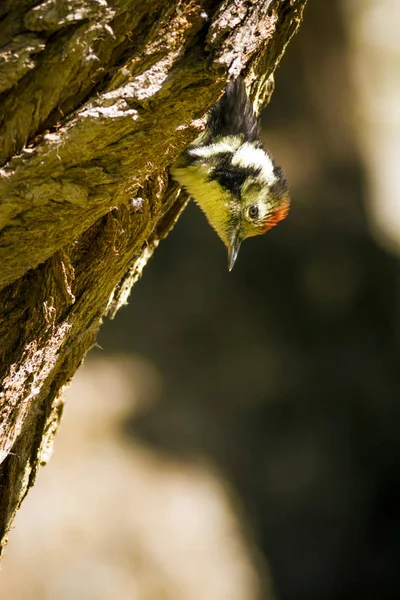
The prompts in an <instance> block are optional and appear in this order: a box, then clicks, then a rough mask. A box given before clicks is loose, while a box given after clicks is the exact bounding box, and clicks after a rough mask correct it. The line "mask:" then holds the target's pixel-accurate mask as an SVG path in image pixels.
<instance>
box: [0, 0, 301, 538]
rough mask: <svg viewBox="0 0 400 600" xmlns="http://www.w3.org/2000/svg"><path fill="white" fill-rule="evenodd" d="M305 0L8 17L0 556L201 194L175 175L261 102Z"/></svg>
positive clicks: (0, 76)
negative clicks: (85, 367) (116, 317)
mask: <svg viewBox="0 0 400 600" xmlns="http://www.w3.org/2000/svg"><path fill="white" fill-rule="evenodd" d="M305 2H306V0H234V1H228V0H226V1H225V2H221V1H214V0H208V1H205V0H173V1H171V0H158V1H152V0H141V1H140V2H138V1H137V0H107V1H106V0H98V1H96V2H93V0H69V1H68V2H63V1H60V0H46V1H42V2H38V0H23V1H21V2H14V0H5V2H3V3H2V5H1V7H0V44H1V47H0V381H1V388H0V463H1V464H0V490H1V492H0V550H1V549H2V548H3V547H4V545H5V543H6V540H7V533H8V531H9V529H10V526H11V523H12V519H13V517H14V515H15V513H16V511H17V509H18V507H19V506H20V504H21V502H22V500H23V498H24V497H25V495H26V493H27V491H28V489H29V487H30V486H32V485H33V483H34V481H35V478H36V474H37V471H38V467H39V466H40V465H42V464H44V463H45V462H46V461H47V458H48V456H49V454H50V451H51V445H52V440H53V437H54V435H55V433H56V431H57V427H58V424H59V420H60V417H61V413H62V407H63V402H62V399H61V392H62V389H63V386H64V385H65V384H66V383H68V381H69V380H70V379H71V377H72V376H73V374H74V373H75V371H76V369H77V368H78V366H79V364H80V363H81V361H82V359H83V357H84V355H85V353H86V352H87V350H88V349H89V348H90V347H92V346H93V344H94V343H95V340H96V335H97V332H98V329H99V326H100V324H101V320H102V318H103V316H104V315H106V314H109V315H111V316H112V315H113V314H115V312H116V311H117V310H118V308H119V306H121V305H122V304H123V303H125V302H126V299H127V297H128V295H129V292H130V289H131V286H132V284H133V283H134V282H135V281H136V280H137V279H138V278H139V277H140V275H141V273H142V269H143V267H144V266H145V264H146V262H147V260H148V259H149V257H150V256H151V254H152V252H153V250H154V249H155V248H156V246H157V245H158V243H159V241H160V240H161V239H162V238H163V237H165V236H166V235H167V233H168V231H169V230H170V229H171V227H172V226H173V224H174V222H175V221H176V219H177V218H178V216H179V213H180V211H181V210H182V209H183V207H184V206H185V203H186V201H187V198H186V197H185V196H184V194H182V193H180V192H179V190H178V189H177V186H176V184H174V183H173V182H171V181H170V179H169V176H168V166H169V165H170V164H171V163H172V162H173V161H174V159H175V158H176V156H177V155H178V154H179V153H180V152H181V151H182V150H183V149H184V148H185V146H186V145H187V144H188V143H189V142H190V141H192V140H193V139H194V138H195V137H196V136H197V135H198V133H199V132H200V131H201V128H202V127H203V126H204V115H205V114H206V112H207V110H208V109H209V108H210V106H212V104H213V103H214V102H215V101H216V100H217V99H218V97H219V96H220V95H221V93H222V91H223V89H224V87H225V85H226V82H227V80H228V79H229V78H234V77H236V76H237V75H238V74H239V73H241V72H242V73H244V74H245V76H246V82H247V84H248V85H249V89H250V92H251V94H252V97H253V98H254V101H255V104H256V106H258V107H259V106H261V104H263V103H264V102H265V99H266V97H267V95H268V94H269V93H270V91H271V82H272V79H271V77H272V74H273V72H274V70H275V68H276V66H277V64H278V62H279V60H280V58H281V56H282V54H283V52H284V50H285V47H286V45H287V43H288V42H289V40H290V38H291V36H292V35H293V33H294V32H295V31H296V29H297V28H298V26H299V24H300V21H301V17H302V13H303V9H304V5H305Z"/></svg>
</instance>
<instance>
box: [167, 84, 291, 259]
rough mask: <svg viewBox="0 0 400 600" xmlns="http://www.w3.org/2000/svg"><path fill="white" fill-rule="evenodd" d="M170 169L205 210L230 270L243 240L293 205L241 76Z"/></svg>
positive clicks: (256, 233)
mask: <svg viewBox="0 0 400 600" xmlns="http://www.w3.org/2000/svg"><path fill="white" fill-rule="evenodd" d="M171 173H172V175H173V177H174V179H176V180H177V181H178V182H179V183H180V184H181V185H182V186H183V187H185V189H186V190H187V192H188V193H189V194H190V196H192V197H193V199H194V200H195V201H196V202H197V204H198V205H199V206H200V208H201V209H202V210H203V211H204V213H205V214H206V216H207V218H208V221H209V223H210V225H211V226H212V227H213V228H214V229H215V231H216V232H217V233H218V235H219V236H220V238H221V239H222V241H223V242H224V244H225V245H226V246H227V248H228V254H229V256H228V260H229V270H231V269H232V268H233V265H234V263H235V261H236V258H237V255H238V252H239V248H240V244H241V243H242V241H243V240H244V239H246V238H248V237H251V236H254V235H260V234H262V233H265V232H266V231H268V230H269V229H271V227H273V226H274V225H276V224H277V223H278V222H279V221H281V220H282V219H284V218H285V217H286V215H287V212H288V210H289V204H290V199H289V194H288V192H289V186H288V182H287V180H286V178H285V176H284V173H283V171H282V169H281V168H280V167H279V166H278V165H277V164H276V162H275V161H274V159H273V158H272V156H271V155H270V154H269V153H268V152H267V151H266V150H265V149H264V147H263V145H262V143H261V141H260V126H259V122H258V120H257V118H256V117H255V115H254V112H253V109H252V106H251V103H250V100H249V98H248V96H247V94H246V90H245V87H244V84H243V81H242V80H241V79H240V78H239V79H237V80H236V81H234V82H232V83H230V84H229V85H228V86H227V88H226V90H225V93H224V95H223V96H222V98H221V99H220V100H219V101H218V102H217V103H216V104H215V105H214V106H213V107H212V109H211V110H210V113H209V116H208V121H207V126H206V129H205V131H204V133H202V134H201V136H200V137H199V138H198V139H197V140H196V141H195V142H194V143H193V144H192V145H191V146H189V147H188V148H187V149H186V150H185V151H184V152H183V154H181V156H180V157H179V158H178V159H177V161H176V162H175V164H174V165H173V166H172V168H171Z"/></svg>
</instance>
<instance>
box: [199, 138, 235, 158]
mask: <svg viewBox="0 0 400 600" xmlns="http://www.w3.org/2000/svg"><path fill="white" fill-rule="evenodd" d="M241 141H242V139H241V137H240V136H238V135H230V136H226V137H224V138H223V139H222V140H221V141H220V142H215V143H214V144H208V145H207V146H196V147H194V148H190V150H189V154H190V156H196V157H198V158H212V157H213V156H215V155H218V154H225V153H226V152H231V153H233V152H235V150H237V149H238V148H239V146H240V144H241Z"/></svg>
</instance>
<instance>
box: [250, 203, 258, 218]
mask: <svg viewBox="0 0 400 600" xmlns="http://www.w3.org/2000/svg"><path fill="white" fill-rule="evenodd" d="M249 217H250V218H251V219H255V218H256V217H258V206H257V205H256V204H253V206H250V208H249Z"/></svg>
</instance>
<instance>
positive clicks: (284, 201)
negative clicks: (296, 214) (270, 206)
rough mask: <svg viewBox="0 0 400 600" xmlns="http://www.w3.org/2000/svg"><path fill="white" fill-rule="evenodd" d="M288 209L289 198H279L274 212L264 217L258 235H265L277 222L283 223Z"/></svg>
mask: <svg viewBox="0 0 400 600" xmlns="http://www.w3.org/2000/svg"><path fill="white" fill-rule="evenodd" d="M289 207H290V198H289V196H285V197H284V198H281V200H280V201H279V205H278V206H277V208H275V210H274V211H273V212H272V213H271V214H269V215H268V216H266V217H265V219H264V220H263V221H262V223H261V226H260V233H266V232H267V231H269V230H270V229H271V228H272V227H275V225H277V224H278V223H279V221H283V219H285V218H286V217H287V215H288V212H289Z"/></svg>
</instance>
